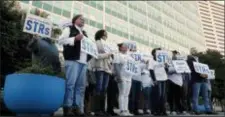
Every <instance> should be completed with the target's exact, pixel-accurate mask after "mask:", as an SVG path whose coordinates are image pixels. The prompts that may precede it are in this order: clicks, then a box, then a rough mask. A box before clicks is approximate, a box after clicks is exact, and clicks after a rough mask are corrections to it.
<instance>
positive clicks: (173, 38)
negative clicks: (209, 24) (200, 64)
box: [20, 1, 205, 54]
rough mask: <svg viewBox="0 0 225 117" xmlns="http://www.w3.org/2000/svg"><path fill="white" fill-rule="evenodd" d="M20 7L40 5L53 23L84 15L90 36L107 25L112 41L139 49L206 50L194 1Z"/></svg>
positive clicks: (30, 3)
mask: <svg viewBox="0 0 225 117" xmlns="http://www.w3.org/2000/svg"><path fill="white" fill-rule="evenodd" d="M20 3H21V6H22V8H24V9H27V10H28V11H32V10H34V9H35V8H38V9H41V10H43V11H45V12H47V13H49V14H50V17H51V20H52V21H53V22H54V23H60V22H61V21H63V20H66V19H72V17H73V16H74V15H76V14H83V15H84V17H85V24H86V25H85V30H86V31H87V33H88V35H89V37H90V38H94V34H95V32H96V31H97V30H98V29H106V30H107V32H108V39H109V41H111V42H112V43H118V42H122V41H128V40H132V41H135V42H137V45H138V49H139V50H140V51H143V52H146V53H149V52H150V51H151V50H152V48H155V47H161V48H165V49H167V50H175V49H176V50H178V51H180V52H181V53H184V54H188V53H189V50H190V48H192V47H195V48H197V49H198V50H199V51H204V50H205V39H204V35H203V31H202V27H201V21H200V16H199V13H198V3H197V1H20Z"/></svg>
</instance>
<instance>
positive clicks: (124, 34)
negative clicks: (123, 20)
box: [106, 26, 129, 39]
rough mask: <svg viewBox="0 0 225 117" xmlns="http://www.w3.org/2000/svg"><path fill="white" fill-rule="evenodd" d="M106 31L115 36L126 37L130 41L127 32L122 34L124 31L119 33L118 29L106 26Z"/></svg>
mask: <svg viewBox="0 0 225 117" xmlns="http://www.w3.org/2000/svg"><path fill="white" fill-rule="evenodd" d="M106 31H108V32H110V33H112V34H115V35H118V36H120V37H124V38H126V39H128V38H129V37H128V33H125V32H122V31H119V30H118V29H116V28H113V27H110V26H106Z"/></svg>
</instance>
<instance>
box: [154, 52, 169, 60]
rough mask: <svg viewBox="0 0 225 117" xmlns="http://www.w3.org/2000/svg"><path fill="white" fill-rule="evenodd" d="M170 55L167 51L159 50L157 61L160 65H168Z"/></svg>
mask: <svg viewBox="0 0 225 117" xmlns="http://www.w3.org/2000/svg"><path fill="white" fill-rule="evenodd" d="M168 58H169V54H168V52H167V51H165V50H157V51H156V60H157V61H158V62H159V63H166V62H168V61H169V59H168Z"/></svg>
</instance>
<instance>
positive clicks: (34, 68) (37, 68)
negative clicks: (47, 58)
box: [16, 64, 65, 79]
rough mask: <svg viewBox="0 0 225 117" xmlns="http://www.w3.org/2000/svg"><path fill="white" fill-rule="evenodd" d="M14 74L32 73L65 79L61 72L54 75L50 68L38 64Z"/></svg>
mask: <svg viewBox="0 0 225 117" xmlns="http://www.w3.org/2000/svg"><path fill="white" fill-rule="evenodd" d="M16 73H33V74H45V75H50V76H57V77H59V78H62V79H65V74H64V73H63V72H60V73H56V72H54V71H53V70H52V67H50V66H47V67H43V66H41V65H39V64H34V65H32V66H31V67H27V68H25V69H22V70H20V71H18V72H16Z"/></svg>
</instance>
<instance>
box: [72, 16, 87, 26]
mask: <svg viewBox="0 0 225 117" xmlns="http://www.w3.org/2000/svg"><path fill="white" fill-rule="evenodd" d="M75 15H77V14H74V16H75ZM84 22H85V24H89V19H88V18H86V17H84Z"/></svg>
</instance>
